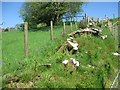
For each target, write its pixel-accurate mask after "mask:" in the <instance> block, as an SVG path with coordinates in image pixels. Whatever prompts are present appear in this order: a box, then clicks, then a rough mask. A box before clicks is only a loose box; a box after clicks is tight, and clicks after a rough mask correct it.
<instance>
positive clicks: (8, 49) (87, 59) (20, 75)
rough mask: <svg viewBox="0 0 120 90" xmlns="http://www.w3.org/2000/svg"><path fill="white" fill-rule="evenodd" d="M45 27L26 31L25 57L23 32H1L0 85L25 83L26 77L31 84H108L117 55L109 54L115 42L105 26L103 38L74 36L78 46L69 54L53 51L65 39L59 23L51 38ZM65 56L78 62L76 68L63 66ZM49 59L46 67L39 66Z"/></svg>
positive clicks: (105, 85)
mask: <svg viewBox="0 0 120 90" xmlns="http://www.w3.org/2000/svg"><path fill="white" fill-rule="evenodd" d="M73 28H75V27H73ZM49 29H50V28H49V27H45V28H42V30H39V31H36V32H33V31H32V30H31V31H30V32H29V35H28V36H29V37H28V40H29V41H28V42H29V56H28V58H24V48H23V47H24V33H23V32H22V31H11V32H3V62H2V65H3V76H2V77H3V87H16V85H18V83H19V84H20V83H23V84H27V83H29V81H31V82H33V86H30V87H35V88H38V87H40V88H109V87H110V84H111V83H112V81H113V79H114V77H115V75H116V74H115V73H114V72H117V67H118V62H117V60H118V59H117V57H115V56H113V55H112V54H111V53H112V52H115V50H116V42H115V40H114V39H113V37H112V35H111V33H110V31H109V29H108V28H103V31H102V34H103V35H104V34H107V35H108V38H107V39H105V40H102V39H101V38H100V37H96V36H91V35H88V36H86V35H85V34H83V35H81V36H80V37H77V38H76V40H77V41H78V43H79V50H78V52H77V53H76V54H71V55H65V54H63V53H57V51H56V50H57V49H56V48H58V46H60V45H62V44H63V43H64V41H65V40H66V39H67V36H65V37H62V36H61V34H62V33H61V32H62V29H63V27H61V26H57V27H54V35H55V39H54V41H51V40H50V37H49V31H48V30H49ZM68 30H70V26H66V31H67V33H69V32H70V31H68ZM69 58H75V59H76V60H78V61H79V62H80V66H79V68H78V69H77V70H74V69H73V68H72V67H70V66H69V67H67V68H65V67H64V65H63V64H62V63H61V62H62V61H63V60H65V59H69ZM49 63H50V64H51V67H50V68H48V67H45V66H41V64H49ZM71 72H72V73H71ZM16 78H17V79H16ZM11 79H12V80H11ZM9 81H12V82H9ZM27 86H29V85H27ZM19 87H22V88H23V87H25V86H23V85H22V86H19Z"/></svg>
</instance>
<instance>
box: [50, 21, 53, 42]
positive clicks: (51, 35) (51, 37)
mask: <svg viewBox="0 0 120 90" xmlns="http://www.w3.org/2000/svg"><path fill="white" fill-rule="evenodd" d="M50 26H51V29H50V39H51V40H53V21H50Z"/></svg>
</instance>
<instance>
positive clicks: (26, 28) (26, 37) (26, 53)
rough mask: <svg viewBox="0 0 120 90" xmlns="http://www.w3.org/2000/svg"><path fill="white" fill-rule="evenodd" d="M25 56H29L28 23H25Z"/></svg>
mask: <svg viewBox="0 0 120 90" xmlns="http://www.w3.org/2000/svg"><path fill="white" fill-rule="evenodd" d="M24 54H25V57H27V56H28V22H25V23H24Z"/></svg>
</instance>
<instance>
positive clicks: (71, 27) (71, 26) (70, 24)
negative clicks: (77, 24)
mask: <svg viewBox="0 0 120 90" xmlns="http://www.w3.org/2000/svg"><path fill="white" fill-rule="evenodd" d="M70 30H71V31H72V22H70Z"/></svg>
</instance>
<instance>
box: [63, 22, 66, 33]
mask: <svg viewBox="0 0 120 90" xmlns="http://www.w3.org/2000/svg"><path fill="white" fill-rule="evenodd" d="M65 33H66V28H65V22H63V35H64V34H65Z"/></svg>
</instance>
